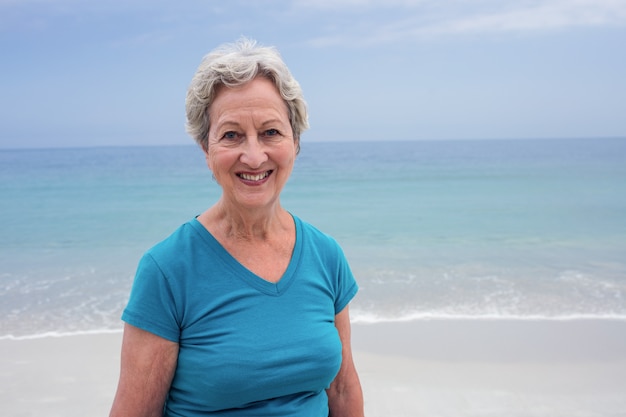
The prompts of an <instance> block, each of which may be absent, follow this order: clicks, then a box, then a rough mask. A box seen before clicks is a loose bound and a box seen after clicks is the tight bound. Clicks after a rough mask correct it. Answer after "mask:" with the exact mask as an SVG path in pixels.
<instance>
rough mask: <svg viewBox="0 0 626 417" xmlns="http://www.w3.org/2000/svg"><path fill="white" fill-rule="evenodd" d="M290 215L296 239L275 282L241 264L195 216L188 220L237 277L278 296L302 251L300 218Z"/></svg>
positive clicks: (286, 287) (292, 277)
mask: <svg viewBox="0 0 626 417" xmlns="http://www.w3.org/2000/svg"><path fill="white" fill-rule="evenodd" d="M291 217H292V219H293V221H294V225H295V230H296V241H295V243H294V246H293V251H292V253H291V259H290V260H289V265H287V269H286V270H285V272H284V273H283V275H282V276H281V278H280V279H279V280H278V281H277V282H270V281H267V280H266V279H264V278H261V277H260V276H258V275H257V274H255V273H254V272H252V271H250V270H249V269H248V268H246V267H245V266H243V265H242V264H241V263H240V262H239V261H238V260H237V259H236V258H235V257H234V256H232V255H231V254H230V253H229V252H228V251H227V250H226V249H225V248H224V246H222V244H221V243H220V242H219V241H218V240H217V239H216V238H215V237H214V236H213V235H212V234H211V232H209V231H208V230H207V229H206V228H205V227H204V226H203V225H202V223H200V222H199V221H198V219H197V218H194V219H193V220H191V221H189V224H190V225H191V226H192V227H193V228H194V229H195V230H196V231H197V232H198V234H199V235H200V237H201V238H202V240H203V241H204V242H206V243H207V245H208V246H209V247H210V248H211V249H212V250H213V252H214V253H215V254H216V255H217V256H218V257H219V258H220V259H221V260H222V261H223V262H224V264H225V265H227V267H228V268H230V269H231V270H232V271H233V272H234V273H235V275H236V276H237V277H239V278H240V279H242V280H243V281H244V282H246V283H247V284H248V285H250V286H251V287H253V288H256V289H257V290H258V291H260V292H262V293H264V294H267V295H273V296H280V295H282V294H284V293H285V292H286V291H287V290H288V289H289V286H290V285H291V283H292V282H293V280H294V278H295V275H296V274H295V272H296V269H297V267H298V264H299V263H300V256H301V253H302V224H301V223H300V219H298V218H297V217H296V216H294V215H291Z"/></svg>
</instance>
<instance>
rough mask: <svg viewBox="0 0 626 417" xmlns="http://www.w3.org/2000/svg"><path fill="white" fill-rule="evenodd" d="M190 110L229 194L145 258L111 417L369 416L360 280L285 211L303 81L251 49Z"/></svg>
mask: <svg viewBox="0 0 626 417" xmlns="http://www.w3.org/2000/svg"><path fill="white" fill-rule="evenodd" d="M186 107H187V130H188V132H189V133H190V134H191V135H192V136H193V137H194V139H195V140H196V141H197V142H198V144H199V145H200V146H201V148H202V150H203V151H204V154H205V157H206V162H207V165H208V167H209V169H210V170H211V171H212V173H213V176H214V177H215V180H216V182H217V183H218V184H219V185H220V186H221V188H222V195H221V197H220V199H219V200H218V201H217V202H216V203H215V204H214V205H213V206H212V207H210V208H209V209H208V210H206V211H205V212H203V213H202V214H200V215H199V216H198V217H196V218H194V219H192V220H190V221H189V222H187V223H185V224H184V225H182V226H181V227H180V228H179V229H178V230H176V231H175V232H174V233H173V234H172V235H171V236H169V237H168V238H167V239H165V240H164V241H163V242H161V243H159V244H157V245H156V246H155V247H153V248H152V249H150V250H149V251H148V252H146V254H145V255H144V256H143V258H142V259H141V261H140V263H139V267H138V269H137V274H136V277H135V281H134V283H133V288H132V291H131V296H130V300H129V302H128V305H127V307H126V309H125V310H124V313H123V316H122V319H123V320H124V321H125V327H124V337H123V342H122V357H121V372H120V380H119V385H118V389H117V393H116V396H115V400H114V403H113V407H112V410H111V416H116V417H117V416H124V417H128V416H161V415H164V416H185V417H194V416H213V415H215V416H255V417H262V416H312V417H322V416H328V415H331V416H362V415H363V400H362V392H361V386H360V383H359V378H358V376H357V372H356V370H355V367H354V363H353V359H352V352H351V346H350V319H349V315H348V314H349V313H348V303H349V302H350V300H351V299H352V298H353V297H354V295H355V294H356V292H357V285H356V282H355V280H354V277H353V275H352V273H351V271H350V268H349V266H348V263H347V261H346V259H345V257H344V255H343V252H342V250H341V249H340V247H339V246H338V245H337V243H336V242H335V241H334V240H333V239H332V238H330V237H329V236H327V235H325V234H323V233H321V232H320V231H318V230H317V229H315V228H314V227H313V226H311V225H309V224H307V223H306V222H304V221H302V220H301V219H299V218H298V217H296V216H293V215H292V214H290V213H289V212H288V211H286V210H285V209H284V208H283V207H282V206H281V203H280V193H281V190H282V189H283V186H284V185H285V183H286V182H287V180H288V178H289V176H290V174H291V171H292V168H293V165H294V161H295V159H296V155H297V154H298V152H299V149H300V146H299V144H300V134H301V133H302V131H304V130H305V129H306V128H307V127H308V125H307V111H306V105H305V102H304V100H303V98H302V93H301V90H300V86H299V84H298V83H297V81H296V80H295V79H294V78H293V77H292V75H291V74H290V72H289V70H288V68H287V67H286V65H285V64H284V63H283V61H282V59H281V58H280V55H279V54H278V52H276V50H275V49H273V48H267V47H260V46H257V45H256V44H255V42H253V41H250V40H246V39H243V40H240V41H238V42H237V43H235V44H231V45H226V46H222V47H220V48H218V49H216V50H215V51H213V52H212V53H210V54H209V55H207V56H206V57H205V58H204V60H203V61H202V63H201V65H200V67H199V68H198V70H197V72H196V74H195V76H194V78H193V80H192V83H191V86H190V88H189V91H188V93H187V103H186Z"/></svg>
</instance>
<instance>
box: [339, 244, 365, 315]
mask: <svg viewBox="0 0 626 417" xmlns="http://www.w3.org/2000/svg"><path fill="white" fill-rule="evenodd" d="M337 250H338V257H337V288H336V289H335V294H336V296H335V314H339V313H341V311H342V310H343V309H344V308H345V307H346V306H347V305H348V304H349V303H350V301H352V299H353V298H354V296H355V295H356V293H357V292H358V290H359V286H358V285H357V283H356V280H355V279H354V275H353V274H352V270H351V269H350V265H349V264H348V260H347V259H346V257H345V255H344V253H343V251H342V250H341V247H339V245H338V244H337Z"/></svg>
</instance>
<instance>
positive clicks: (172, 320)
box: [122, 254, 180, 342]
mask: <svg viewBox="0 0 626 417" xmlns="http://www.w3.org/2000/svg"><path fill="white" fill-rule="evenodd" d="M122 320H123V321H125V322H126V323H128V324H130V325H133V326H135V327H138V328H140V329H143V330H146V331H148V332H150V333H153V334H156V335H157V336H160V337H163V338H165V339H168V340H171V341H173V342H178V341H179V337H180V330H179V329H180V326H179V324H178V320H177V314H176V303H175V297H174V294H173V291H172V287H171V283H170V282H169V281H168V279H167V277H166V276H165V274H164V273H163V272H162V270H161V268H159V266H158V264H157V262H156V261H155V260H154V258H153V257H152V256H151V255H150V254H146V255H144V256H143V257H142V258H141V261H140V262H139V266H138V268H137V273H136V274H135V280H134V282H133V287H132V290H131V293H130V298H129V301H128V304H127V305H126V308H125V309H124V312H123V313H122Z"/></svg>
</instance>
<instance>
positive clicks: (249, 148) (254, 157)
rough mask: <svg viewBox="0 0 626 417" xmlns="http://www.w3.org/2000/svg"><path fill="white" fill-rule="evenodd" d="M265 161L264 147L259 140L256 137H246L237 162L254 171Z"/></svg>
mask: <svg viewBox="0 0 626 417" xmlns="http://www.w3.org/2000/svg"><path fill="white" fill-rule="evenodd" d="M267 159H268V156H267V153H266V150H265V147H264V146H263V143H261V141H259V138H258V137H257V136H248V138H247V139H246V141H245V145H244V147H243V151H242V153H241V156H240V158H239V160H240V161H241V162H242V163H244V164H246V165H248V166H249V167H250V168H252V169H256V168H260V167H261V165H263V163H264V162H265V161H267Z"/></svg>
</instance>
